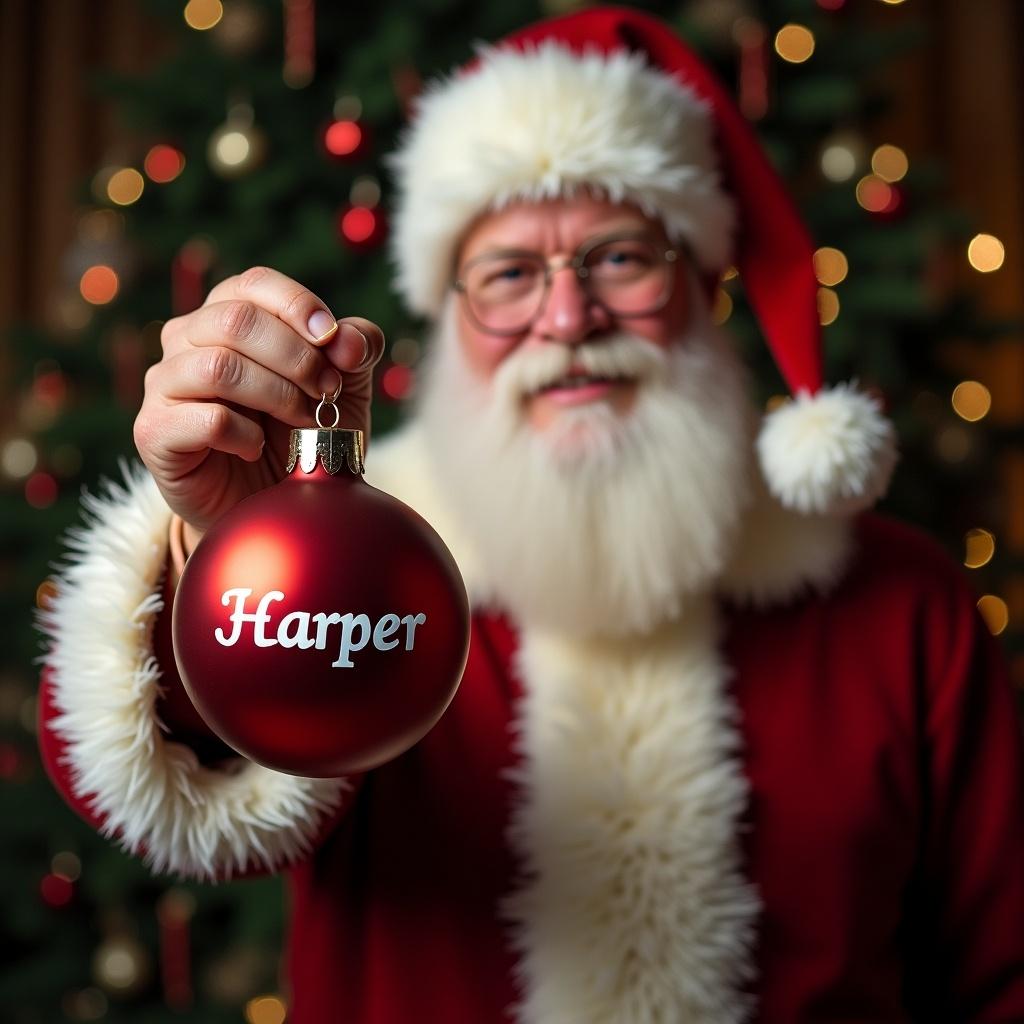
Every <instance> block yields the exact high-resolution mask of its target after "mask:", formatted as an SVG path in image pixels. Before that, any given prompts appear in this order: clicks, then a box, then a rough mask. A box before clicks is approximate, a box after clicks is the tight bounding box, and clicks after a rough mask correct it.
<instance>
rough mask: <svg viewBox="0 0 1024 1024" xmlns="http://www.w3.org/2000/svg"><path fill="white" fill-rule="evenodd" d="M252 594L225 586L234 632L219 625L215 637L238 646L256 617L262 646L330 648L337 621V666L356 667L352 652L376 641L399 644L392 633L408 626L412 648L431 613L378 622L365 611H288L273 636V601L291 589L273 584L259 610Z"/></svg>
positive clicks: (386, 646)
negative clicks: (251, 606) (251, 603)
mask: <svg viewBox="0 0 1024 1024" xmlns="http://www.w3.org/2000/svg"><path fill="white" fill-rule="evenodd" d="M251 596H252V590H251V588H246V587H233V588H232V589H230V590H225V591H224V593H223V595H222V596H221V604H223V605H224V606H225V607H227V606H229V605H234V607H233V608H232V610H231V616H230V619H231V626H232V629H231V634H230V635H228V634H227V633H226V632H225V631H224V630H223V629H221V628H220V626H218V627H217V628H216V629H215V630H214V633H213V635H214V637H215V639H216V640H217V643H219V644H221V645H222V646H224V647H233V646H234V645H235V644H237V643H238V642H239V640H240V639H241V637H242V630H243V628H244V627H245V625H246V624H248V623H250V622H251V623H252V626H253V633H252V638H253V643H254V644H255V645H256V646H257V647H274V646H275V645H277V644H280V645H281V646H282V647H289V648H290V647H298V648H299V649H300V650H303V651H305V650H309V649H310V648H315V649H316V650H318V651H323V650H326V649H327V642H328V632H329V631H330V628H331V626H340V627H341V629H340V630H339V637H338V656H337V658H335V660H334V661H333V662H331V667H332V668H352V667H353V665H354V662H353V661H352V655H353V654H356V653H358V652H359V651H361V650H363V649H365V648H366V647H367V645H369V644H370V643H371V642H372V644H373V646H374V648H375V649H376V650H378V651H390V650H393V649H394V648H395V647H397V646H398V644H399V643H400V642H401V641H400V640H399V639H398V638H395V639H392V637H394V636H395V634H396V633H398V632H399V630H400V629H401V627H402V626H405V650H407V651H411V650H413V648H414V647H415V643H416V627H417V626H422V625H423V624H424V623H426V621H427V616H426V613H424V612H419V613H417V614H416V615H402V616H399V615H396V614H395V613H394V612H387V613H386V614H384V615H382V616H381V617H380V619H378V620H377V622H376V624H374V623H372V622H371V621H370V617H369V616H368V615H366V614H364V613H362V612H359V613H354V612H346V613H345V614H344V615H342V614H341V613H340V612H316V613H315V614H314V613H310V612H307V611H293V612H289V613H288V614H287V615H285V616H284V617H283V618H282V619H281V621H280V622H279V623H278V624H277V629H276V630H275V631H274V635H273V636H270V637H268V636H267V627H268V626H269V625H270V612H269V611H268V609H269V607H270V604H271V602H273V601H284V600H285V595H284V593H283V592H282V591H280V590H268V591H267V593H265V594H264V595H263V597H261V598H260V600H259V603H258V604H257V605H256V611H255V612H247V611H245V606H246V602H247V601H248V599H249V598H250V597H251ZM314 623H315V624H316V630H315V632H316V636H315V637H314V636H311V635H310V627H311V625H312V624H314Z"/></svg>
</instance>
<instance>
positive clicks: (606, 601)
mask: <svg viewBox="0 0 1024 1024" xmlns="http://www.w3.org/2000/svg"><path fill="white" fill-rule="evenodd" d="M690 290H691V293H692V303H691V308H692V310H693V314H692V321H693V323H692V326H691V327H690V329H689V330H688V331H687V332H686V334H685V336H684V337H682V338H680V339H679V340H678V342H677V343H675V344H673V345H671V346H669V348H668V349H662V348H660V347H658V346H656V345H654V344H653V343H652V342H650V341H647V340H645V339H641V338H637V337H636V336H632V335H618V336H615V337H612V338H602V339H601V340H600V341H597V342H594V343H593V344H590V343H588V344H583V345H581V346H578V347H576V348H575V350H574V349H573V348H571V347H569V346H565V345H561V344H548V345H545V346H544V347H543V348H542V349H535V350H534V351H532V352H531V353H529V355H527V356H524V351H525V350H522V349H520V350H516V351H513V352H512V354H510V355H509V356H508V357H507V358H506V359H505V360H504V361H503V362H502V363H501V365H500V366H499V368H498V370H497V372H496V374H495V376H494V378H493V380H491V381H486V380H483V379H481V378H480V377H479V376H478V375H477V374H476V373H475V372H474V371H473V370H472V369H471V368H470V367H469V365H468V364H467V362H466V360H465V356H464V354H463V352H462V349H461V347H460V345H459V341H458V335H457V330H458V328H457V321H456V316H455V314H456V309H455V306H454V302H453V301H451V300H450V301H449V302H448V304H447V306H446V308H445V310H444V313H443V315H442V318H441V320H440V322H439V325H438V329H437V336H436V337H435V338H434V340H433V343H432V344H431V345H430V346H429V355H428V358H427V360H426V364H425V365H424V367H423V371H422V373H421V375H420V391H419V400H418V406H419V410H418V411H419V416H420V423H421V424H422V426H423V427H424V428H425V431H426V435H427V437H428V438H429V439H430V450H431V452H432V453H436V466H435V467H434V468H435V471H436V476H437V480H438V483H439V484H440V486H441V489H442V492H443V493H444V494H445V496H446V499H447V500H448V501H449V503H450V508H451V513H452V515H453V516H454V517H455V518H456V519H457V520H458V522H459V526H460V528H461V529H462V531H464V532H465V534H466V535H467V539H468V541H469V542H470V543H471V545H472V548H473V551H474V553H475V555H476V556H477V559H478V560H479V563H480V566H481V567H482V569H483V572H484V575H485V579H484V580H483V581H482V583H483V585H484V588H485V591H484V593H482V594H481V595H479V596H480V598H481V599H482V601H483V602H484V603H486V604H492V605H495V606H497V607H499V608H501V609H503V610H505V611H507V612H509V613H510V614H511V615H512V616H513V618H515V619H516V620H517V621H518V622H520V623H521V624H523V625H532V626H539V627H541V628H549V629H555V630H560V631H564V632H571V633H574V634H582V635H589V634H596V633H601V634H605V635H617V636H621V635H626V634H630V633H637V632H647V631H649V630H651V629H653V628H654V627H655V626H657V625H659V624H660V623H663V622H666V621H668V620H671V619H674V618H676V617H678V616H679V615H680V614H681V612H682V611H683V607H684V602H685V599H686V598H687V596H689V595H693V594H697V593H702V592H706V591H707V590H708V589H709V587H710V586H711V585H712V584H713V582H714V581H715V580H716V578H717V577H718V576H719V574H720V573H721V571H722V569H723V567H724V565H725V563H726V561H727V560H728V558H729V555H730V553H731V549H732V545H733V541H734V539H735V536H736V531H737V527H738V525H739V521H740V517H741V513H742V512H743V510H744V508H745V507H746V506H747V504H748V502H749V498H750V482H751V478H752V472H753V461H752V454H753V447H752V424H753V420H754V417H753V408H752V405H751V402H750V399H749V396H748V392H747V386H746V377H745V373H744V370H743V368H742V366H741V364H740V362H739V360H738V358H737V357H736V355H735V352H734V350H733V347H732V345H731V343H730V342H729V339H728V338H727V337H726V335H725V333H724V332H722V331H720V330H718V329H717V328H715V327H714V326H713V325H712V324H711V323H710V320H709V318H708V314H707V308H706V303H705V302H704V299H703V296H702V295H700V294H699V292H698V290H697V289H696V287H691V289H690ZM570 362H575V363H578V364H582V365H583V366H584V367H585V368H586V370H587V371H588V372H589V373H593V374H595V375H601V376H616V375H623V376H629V377H633V378H639V380H640V382H639V383H638V385H637V392H636V402H635V404H634V406H633V408H632V409H631V410H630V412H629V413H627V414H619V413H617V412H616V411H615V410H614V409H612V408H611V406H610V405H608V404H607V403H605V402H591V403H586V404H583V405H579V406H570V407H566V408H564V409H561V410H559V411H558V413H557V416H556V421H555V422H554V423H553V424H552V425H550V426H549V427H547V428H545V429H543V430H540V429H537V428H535V427H533V426H532V425H531V424H529V423H528V422H527V420H526V418H525V415H524V412H523V396H524V395H525V394H526V393H529V392H530V391H532V390H535V389H536V388H537V387H538V386H539V385H541V384H544V383H549V382H551V381H553V380H555V379H557V378H559V377H561V376H562V375H563V374H564V373H565V372H567V370H568V369H569V365H570Z"/></svg>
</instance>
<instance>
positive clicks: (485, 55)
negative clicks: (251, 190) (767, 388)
mask: <svg viewBox="0 0 1024 1024" xmlns="http://www.w3.org/2000/svg"><path fill="white" fill-rule="evenodd" d="M392 167H393V169H394V171H395V176H396V181H397V185H398V201H397V204H396V212H395V224H394V227H395V230H394V234H393V238H392V245H393V255H394V258H395V262H396V264H397V270H398V273H397V280H398V285H399V288H400V290H401V291H402V292H403V294H404V296H405V299H406V301H407V303H408V305H409V307H410V308H411V309H412V310H413V311H415V312H418V313H422V314H425V315H427V316H430V317H437V316H438V314H439V313H440V310H441V307H442V304H443V300H444V296H445V293H446V292H447V290H448V288H449V287H450V285H451V281H452V278H453V274H454V267H453V260H454V257H455V252H456V249H457V246H458V243H459V239H460V238H461V236H462V234H463V233H464V231H465V230H466V228H467V227H468V226H469V225H470V224H471V222H472V221H473V219H474V218H475V217H477V216H478V215H479V214H480V213H482V212H484V211H486V210H491V209H498V208H500V207H501V206H503V205H504V204H506V203H509V202H511V201H513V200H517V199H527V200H530V199H533V200H540V199H544V198H551V197H555V196H560V195H567V194H571V193H572V192H573V191H574V190H577V189H582V188H590V189H596V190H598V191H600V192H602V193H604V194H605V195H607V197H608V198H610V199H611V200H612V201H617V202H618V201H629V202H633V203H635V204H636V205H637V206H639V207H640V208H641V209H642V210H644V211H645V212H646V213H647V214H649V215H651V216H655V217H658V218H660V220H661V221H662V223H663V224H664V225H665V228H666V230H667V232H668V233H669V235H670V237H672V238H673V239H674V240H675V241H678V242H682V243H683V244H685V245H686V247H687V248H688V249H689V251H690V252H691V253H692V255H693V258H694V259H695V261H696V262H697V265H698V269H699V270H700V271H701V272H702V273H703V274H705V275H706V276H709V277H710V278H711V279H712V280H717V278H718V275H719V274H720V273H721V272H722V271H723V270H724V269H725V268H726V267H728V266H729V265H730V264H735V266H736V267H737V269H738V270H739V273H740V276H741V278H742V281H743V284H744V287H745V289H746V293H747V296H748V298H749V301H750V303H751V306H752V307H753V309H754V312H755V314H756V316H757V318H758V322H759V323H760V326H761V330H762V333H763V335H764V337H765V340H766V341H767V343H768V345H769V347H770V349H771V352H772V355H773V357H774V359H775V362H776V364H777V366H778V367H779V370H780V372H781V373H782V375H783V377H784V379H785V380H786V383H787V385H788V386H789V388H790V391H791V393H792V401H790V402H787V403H785V404H784V405H782V406H780V407H778V408H776V409H775V410H774V411H773V412H771V413H769V414H768V415H767V416H766V417H765V420H764V423H763V424H762V428H761V431H760V435H759V437H758V441H757V448H758V453H759V456H760V460H761V465H762V469H763V471H764V476H765V479H766V481H767V484H768V487H769V489H770V490H771V491H772V493H773V494H774V495H775V496H776V497H777V498H778V499H779V501H781V502H782V503H783V504H784V505H786V506H787V507H790V508H793V509H795V510H797V511H800V512H852V511H856V510H858V509H861V508H865V507H868V506H870V505H871V504H873V503H874V502H875V501H876V500H877V498H878V497H879V496H880V495H881V494H882V493H883V492H884V491H885V488H886V486H887V484H888V480H889V476H890V474H891V472H892V468H893V465H894V464H895V460H896V454H895V443H894V432H893V429H892V425H891V424H890V423H889V421H888V420H887V419H886V418H885V417H884V415H883V414H882V411H881V409H880V407H879V405H878V402H877V401H876V400H875V399H874V398H872V397H870V396H868V395H866V394H864V393H862V392H859V391H857V390H856V389H855V388H854V387H852V386H848V385H840V386H838V387H834V388H824V387H823V384H822V345H821V327H820V324H819V319H818V311H817V291H818V283H817V280H816V277H815V273H814V266H813V251H814V250H813V245H812V242H811V239H810V237H809V235H808V233H807V230H806V228H805V227H804V225H803V223H802V221H801V219H800V216H799V214H798V213H797V210H796V208H795V206H794V204H793V202H792V200H791V199H790V198H789V196H788V194H787V193H786V190H785V187H784V186H783V184H782V181H781V179H780V178H779V176H778V174H777V173H776V172H775V170H774V169H773V168H772V166H771V164H770V163H769V162H768V160H767V158H766V156H765V154H764V152H763V151H762V149H761V147H760V145H759V143H758V141H757V139H756V137H755V135H754V133H753V131H752V130H751V128H750V126H749V124H748V123H747V122H746V120H745V119H744V118H743V116H742V115H741V114H740V112H739V110H738V109H737V107H736V105H735V104H734V102H733V101H732V99H731V98H730V97H729V95H728V94H727V93H726V91H725V90H724V88H723V87H722V85H721V84H720V83H719V82H718V81H717V79H716V78H715V77H714V75H713V74H712V73H711V72H710V71H709V70H708V68H706V67H705V66H704V65H703V64H702V63H701V61H700V60H699V59H698V58H697V56H696V55H695V54H694V53H693V52H692V51H691V50H690V49H689V48H688V47H687V46H686V45H685V44H684V43H683V42H682V40H680V39H679V38H678V36H676V35H675V33H674V32H672V30H671V29H669V28H668V26H666V25H665V24H664V23H662V22H660V21H658V20H657V19H656V18H653V17H651V16H650V15H647V14H644V13H642V12H640V11H636V10H630V9H625V8H617V7H601V8H589V9H587V10H584V11H581V12H578V13H575V14H570V15H567V16H563V17H558V18H553V19H550V20H547V21H542V22H539V23H538V24H535V25H532V26H530V27H528V28H526V29H523V30H521V31H519V32H516V33H514V34H512V35H510V36H508V37H507V38H505V39H504V40H502V41H501V42H500V43H498V44H497V45H494V46H481V47H480V49H479V52H478V56H477V58H476V60H474V61H473V62H472V63H471V64H470V65H468V66H467V67H466V68H464V69H462V70H461V71H459V72H458V73H457V74H455V75H454V76H452V77H451V78H448V79H444V80H440V81H438V82H434V83H432V84H431V85H429V86H428V87H427V88H426V90H425V91H424V93H423V94H422V96H421V97H420V98H419V100H418V102H417V108H416V113H415V116H414V118H413V121H412V124H411V125H410V127H409V129H408V131H407V133H406V135H405V137H404V139H403V140H402V143H401V145H400V147H399V150H398V151H397V152H396V153H395V154H394V155H393V157H392Z"/></svg>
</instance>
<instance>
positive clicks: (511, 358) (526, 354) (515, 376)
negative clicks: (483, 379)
mask: <svg viewBox="0 0 1024 1024" xmlns="http://www.w3.org/2000/svg"><path fill="white" fill-rule="evenodd" d="M570 369H578V370H581V371H582V372H583V373H585V374H587V375H588V376H591V377H628V378H630V379H632V380H636V381H647V380H651V379H657V378H659V377H663V376H664V375H665V374H666V373H667V371H668V356H667V354H666V352H665V350H664V349H663V348H661V347H660V346H658V345H655V344H654V342H652V341H648V340H647V339H646V338H638V337H637V336H636V335H632V334H617V335H613V336H612V337H610V338H602V339H601V340H600V341H594V342H587V343H585V344H582V345H578V346H569V345H561V344H556V343H548V344H544V345H541V346H537V347H534V348H530V347H523V348H520V349H517V350H516V351H514V352H512V353H511V354H510V355H508V356H507V357H506V358H505V359H504V360H503V361H502V363H501V365H500V367H499V368H498V370H497V372H496V373H495V375H494V381H493V383H494V391H495V394H496V395H497V396H498V397H499V398H501V399H503V400H511V401H519V400H520V399H521V398H524V397H525V396H527V395H530V394H533V393H534V392H536V391H540V390H541V389H542V388H546V387H549V386H550V385H552V384H554V383H556V382H557V381H559V380H561V379H562V378H563V377H564V376H565V375H566V374H567V373H568V372H569V371H570Z"/></svg>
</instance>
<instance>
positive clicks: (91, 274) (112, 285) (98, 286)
mask: <svg viewBox="0 0 1024 1024" xmlns="http://www.w3.org/2000/svg"><path fill="white" fill-rule="evenodd" d="M119 286H120V282H119V281H118V278H117V273H116V271H115V270H114V269H113V267H108V266H106V265H105V264H103V263H100V264H98V265H97V266H95V267H90V268H89V269H88V270H87V271H86V272H85V273H84V274H83V275H82V278H81V280H80V281H79V282H78V290H79V292H81V295H82V298H83V299H85V301H86V302H89V303H91V304H92V305H94V306H105V305H106V304H107V303H108V302H111V301H112V300H113V299H114V297H115V296H116V295H117V290H118V287H119Z"/></svg>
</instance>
